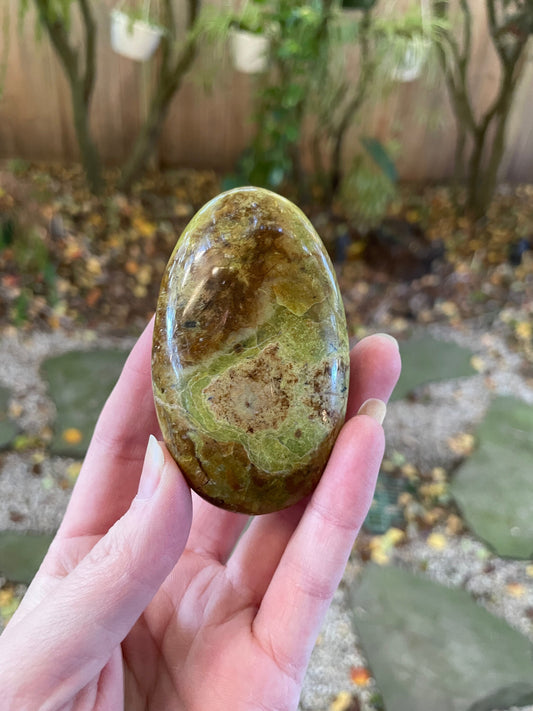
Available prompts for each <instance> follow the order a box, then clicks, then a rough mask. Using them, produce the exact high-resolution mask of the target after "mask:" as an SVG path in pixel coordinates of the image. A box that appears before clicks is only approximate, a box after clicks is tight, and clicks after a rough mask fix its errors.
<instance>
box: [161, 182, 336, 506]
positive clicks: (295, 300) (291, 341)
mask: <svg viewBox="0 0 533 711" xmlns="http://www.w3.org/2000/svg"><path fill="white" fill-rule="evenodd" d="M348 377H349V349H348V336H347V329H346V317H345V314H344V308H343V304H342V299H341V295H340V292H339V287H338V285H337V281H336V278H335V273H334V270H333V267H332V265H331V262H330V260H329V257H328V255H327V253H326V251H325V249H324V246H323V244H322V242H321V241H320V238H319V237H318V235H317V234H316V232H315V230H314V228H313V226H312V225H311V223H310V222H309V220H308V219H307V218H306V217H305V215H304V214H303V213H302V212H301V211H300V210H299V209H298V208H297V207H296V206H295V205H293V204H292V203H291V202H289V201H288V200H286V199H285V198H282V197H280V196H279V195H276V194H275V193H272V192H269V191H268V190H263V189H259V188H252V187H247V188H237V189H235V190H230V191H228V192H225V193H222V194H221V195H219V196H218V197H216V198H214V199H213V200H211V202H209V203H207V204H206V205H205V206H204V207H203V208H202V209H201V210H200V211H199V212H198V213H197V214H196V215H195V216H194V217H193V219H192V220H191V222H190V223H189V225H188V226H187V227H186V229H185V231H184V232H183V234H182V235H181V237H180V239H179V240H178V243H177V244H176V247H175V248H174V251H173V253H172V255H171V257H170V260H169V262H168V265H167V268H166V270H165V273H164V276H163V279H162V283H161V290H160V293H159V299H158V303H157V310H156V317H155V326H154V340H153V351H152V381H153V390H154V400H155V406H156V411H157V416H158V419H159V424H160V426H161V431H162V433H163V437H164V439H165V442H166V445H167V447H168V449H169V451H170V453H171V454H172V456H173V457H174V459H175V460H176V462H177V463H178V464H179V466H180V468H181V470H182V472H183V474H184V476H185V477H186V478H187V480H188V481H189V483H190V485H191V487H192V488H193V489H194V490H195V491H196V492H197V493H198V494H200V496H202V497H204V498H205V499H207V500H208V501H210V502H212V503H213V504H215V505H217V506H220V507H222V508H225V509H229V510H231V511H240V512H244V513H248V514H260V513H268V512H271V511H277V510H280V509H283V508H285V507H287V506H290V505H291V504H294V503H295V502H296V501H298V500H299V499H301V498H303V497H305V496H307V495H308V494H309V493H310V492H311V491H312V490H313V489H314V487H315V486H316V485H317V483H318V481H319V479H320V476H321V474H322V471H323V469H324V467H325V464H326V462H327V459H328V457H329V454H330V451H331V448H332V446H333V443H334V441H335V438H336V436H337V434H338V432H339V429H340V427H341V426H342V423H343V421H344V416H345V411H346V400H347V393H348Z"/></svg>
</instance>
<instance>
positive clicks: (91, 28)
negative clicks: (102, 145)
mask: <svg viewBox="0 0 533 711" xmlns="http://www.w3.org/2000/svg"><path fill="white" fill-rule="evenodd" d="M78 2H79V5H80V10H81V14H82V17H83V26H84V30H85V67H84V76H83V97H84V99H85V101H86V102H87V103H89V99H90V98H91V94H92V91H93V88H94V81H95V75H96V23H95V21H94V19H93V16H92V14H91V8H90V7H89V3H88V0H78Z"/></svg>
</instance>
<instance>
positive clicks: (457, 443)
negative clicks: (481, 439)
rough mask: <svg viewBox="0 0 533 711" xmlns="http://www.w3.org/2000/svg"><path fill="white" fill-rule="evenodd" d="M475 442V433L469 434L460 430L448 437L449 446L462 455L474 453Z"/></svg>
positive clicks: (455, 452)
mask: <svg viewBox="0 0 533 711" xmlns="http://www.w3.org/2000/svg"><path fill="white" fill-rule="evenodd" d="M475 443H476V440H475V437H474V435H471V434H468V433H467V432H460V433H459V434H457V435H455V436H454V437H450V438H449V439H448V446H449V448H450V449H451V450H452V452H453V453H454V454H458V455H459V456H460V457H467V456H468V455H470V454H472V452H473V451H474V447H475Z"/></svg>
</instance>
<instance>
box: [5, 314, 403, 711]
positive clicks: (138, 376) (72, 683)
mask: <svg viewBox="0 0 533 711" xmlns="http://www.w3.org/2000/svg"><path fill="white" fill-rule="evenodd" d="M151 335H152V327H151V325H150V326H149V327H148V328H147V329H146V330H145V332H144V333H143V335H142V336H141V338H140V339H139V341H138V343H137V344H136V346H135V348H134V349H133V351H132V353H131V354H130V356H129V358H128V361H127V363H126V365H125V367H124V370H123V372H122V375H121V377H120V379H119V381H118V383H117V385H116V387H115V389H114V390H113V392H112V394H111V396H110V397H109V400H108V401H107V403H106V405H105V407H104V410H103V411H102V414H101V416H100V419H99V421H98V424H97V426H96V429H95V433H94V436H93V439H92V442H91V445H90V447H89V451H88V453H87V456H86V459H85V462H84V465H83V468H82V471H81V473H80V476H79V479H78V481H77V483H76V486H75V488H74V491H73V493H72V497H71V501H70V504H69V506H68V509H67V512H66V514H65V517H64V520H63V522H62V524H61V527H60V529H59V531H58V533H57V536H56V537H55V539H54V541H53V543H52V545H51V547H50V550H49V551H48V554H47V556H46V558H45V560H44V562H43V564H42V566H41V569H40V570H39V572H38V574H37V575H36V577H35V579H34V581H33V583H32V584H31V586H30V588H29V589H28V592H27V594H26V596H25V598H24V600H23V601H22V603H21V606H20V607H19V609H18V611H17V613H16V614H15V616H14V617H13V619H12V620H11V622H10V623H9V625H8V627H7V629H6V630H5V632H4V634H3V635H2V637H1V638H0V688H1V689H2V709H4V711H15V710H16V711H25V710H28V711H29V710H30V709H31V711H35V709H40V710H41V711H45V710H46V711H55V710H56V709H57V710H59V709H61V710H64V709H84V710H87V709H91V710H94V711H96V710H98V711H117V710H119V709H123V708H124V709H127V711H137V710H138V709H139V710H140V709H150V710H152V711H155V710H157V711H171V710H172V711H174V710H176V711H178V710H179V711H182V710H183V709H187V711H191V710H198V711H205V710H206V709H209V710H210V711H245V710H246V711H248V710H249V711H251V710H252V709H253V710H258V709H262V710H266V709H272V710H273V709H276V711H281V710H285V709H287V710H288V709H295V708H296V706H297V704H298V699H299V695H300V690H301V685H302V681H303V677H304V673H305V670H306V666H307V663H308V660H309V655H310V653H311V650H312V647H313V644H314V642H315V639H316V636H317V634H318V631H319V629H320V625H321V622H322V620H323V617H324V615H325V612H326V610H327V607H328V605H329V603H330V601H331V598H332V596H333V593H334V591H335V589H336V588H337V585H338V583H339V581H340V579H341V576H342V573H343V570H344V566H345V564H346V561H347V559H348V556H349V554H350V550H351V548H352V545H353V542H354V539H355V536H356V534H357V532H358V531H359V528H360V526H361V524H362V522H363V520H364V517H365V515H366V513H367V510H368V507H369V505H370V502H371V500H372V495H373V491H374V486H375V481H376V476H377V473H378V469H379V465H380V462H381V458H382V455H383V447H384V437H383V430H382V428H381V426H380V424H379V422H378V421H376V419H374V417H372V416H368V414H366V415H365V414H359V415H357V416H356V415H355V413H357V412H358V410H359V408H360V407H361V404H362V403H363V402H365V401H366V400H367V399H368V398H378V399H381V400H387V399H388V397H389V395H390V393H391V391H392V389H393V387H394V385H395V383H396V380H397V378H398V374H399V370H400V357H399V353H398V349H397V347H396V345H395V343H394V341H393V340H392V339H390V338H386V337H383V336H371V337H368V338H366V339H364V340H362V341H361V342H360V343H359V344H358V345H357V346H356V347H355V348H354V349H353V351H352V354H351V365H352V367H351V384H350V396H349V403H348V415H347V420H346V423H345V425H344V427H343V429H342V430H341V432H340V434H339V437H338V439H337V442H336V444H335V447H334V449H333V452H332V454H331V457H330V459H329V463H328V465H327V468H326V471H325V472H324V475H323V476H322V479H321V481H320V483H319V485H318V487H317V489H316V491H315V492H314V494H313V495H312V497H310V499H308V500H307V501H304V502H301V503H299V504H297V505H296V506H293V507H291V508H290V509H286V510H285V511H281V512H279V513H273V514H268V515H265V516H260V517H257V518H255V519H254V520H253V521H252V522H251V525H250V527H249V528H248V530H247V531H246V532H245V533H244V535H243V536H242V538H240V536H241V534H242V532H243V529H244V527H245V524H246V523H247V520H248V518H247V517H246V516H243V515H239V514H232V513H229V512H226V511H222V510H220V509H217V508H214V507H213V506H211V505H210V504H208V503H207V502H205V501H203V500H202V499H200V498H199V497H197V496H196V495H195V494H193V495H192V496H191V492H190V490H189V488H188V486H187V484H186V482H185V480H184V479H183V477H182V475H181V474H180V472H179V469H178V468H177V466H176V464H175V463H174V461H173V460H172V458H171V457H170V455H169V454H168V452H167V451H166V449H165V448H164V446H161V445H159V444H158V443H157V442H156V440H155V439H153V438H152V439H151V440H150V444H149V446H148V449H147V451H146V455H145V447H146V441H147V439H148V435H149V434H150V433H152V432H153V433H160V431H159V427H158V425H157V420H156V415H155V411H154V406H153V399H152V391H151V383H150V348H151ZM362 409H363V412H369V413H370V415H372V414H373V413H374V416H375V417H376V418H377V419H378V420H379V419H380V417H379V415H380V414H383V413H380V409H381V410H383V405H382V404H380V403H376V402H375V401H371V402H370V403H369V404H367V405H366V406H364V407H363V408H362ZM376 413H377V414H376ZM143 458H144V465H143ZM141 471H142V478H140V477H141ZM139 480H140V483H139ZM193 514H194V515H193Z"/></svg>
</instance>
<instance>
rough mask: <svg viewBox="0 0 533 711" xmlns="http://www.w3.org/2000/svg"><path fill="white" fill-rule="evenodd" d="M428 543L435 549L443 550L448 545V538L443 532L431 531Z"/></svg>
mask: <svg viewBox="0 0 533 711" xmlns="http://www.w3.org/2000/svg"><path fill="white" fill-rule="evenodd" d="M427 544H428V546H429V547H430V548H433V550H435V551H443V550H444V549H445V548H447V547H448V539H447V538H446V536H444V535H443V534H442V533H431V534H430V535H429V536H428V538H427Z"/></svg>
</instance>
